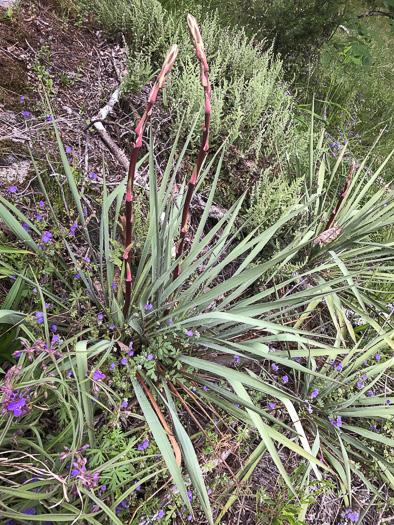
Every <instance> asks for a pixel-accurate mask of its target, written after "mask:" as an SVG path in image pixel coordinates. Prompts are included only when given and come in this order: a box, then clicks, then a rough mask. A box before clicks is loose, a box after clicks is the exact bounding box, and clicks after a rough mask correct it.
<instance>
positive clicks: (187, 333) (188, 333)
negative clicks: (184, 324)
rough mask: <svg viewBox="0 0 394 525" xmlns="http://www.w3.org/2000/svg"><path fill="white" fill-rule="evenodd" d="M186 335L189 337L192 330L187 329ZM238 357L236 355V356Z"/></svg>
mask: <svg viewBox="0 0 394 525" xmlns="http://www.w3.org/2000/svg"><path fill="white" fill-rule="evenodd" d="M186 335H188V336H189V337H191V336H192V335H193V330H188V331H187V332H186ZM237 357H238V356H237Z"/></svg>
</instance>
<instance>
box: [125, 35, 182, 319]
mask: <svg viewBox="0 0 394 525" xmlns="http://www.w3.org/2000/svg"><path fill="white" fill-rule="evenodd" d="M177 55H178V46H177V45H176V44H174V45H173V46H172V47H171V49H170V50H169V51H168V53H167V56H166V58H165V60H164V63H163V67H162V69H161V71H160V73H159V76H158V77H157V79H156V82H155V83H154V85H153V87H152V89H151V91H150V93H149V98H148V104H147V106H146V109H145V113H144V114H143V116H142V119H141V120H140V122H139V124H138V126H137V127H136V129H135V134H136V138H135V142H134V146H133V151H132V152H131V156H130V165H129V173H128V179H127V189H126V225H125V230H126V231H125V253H124V255H123V257H124V258H125V260H126V294H125V303H124V306H123V314H124V315H125V316H126V315H127V313H128V310H129V306H130V296H131V287H132V275H131V233H132V224H133V201H132V198H133V187H134V177H135V168H136V165H137V158H138V153H139V151H140V148H141V146H142V135H143V134H144V130H145V127H146V123H147V121H148V118H149V117H150V115H151V113H152V108H153V106H154V104H155V102H156V97H157V94H158V92H159V89H161V88H162V87H163V86H164V83H165V81H166V79H167V77H168V75H169V73H170V71H171V68H172V66H173V65H174V62H175V59H176V57H177Z"/></svg>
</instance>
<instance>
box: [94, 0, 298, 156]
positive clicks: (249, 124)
mask: <svg viewBox="0 0 394 525" xmlns="http://www.w3.org/2000/svg"><path fill="white" fill-rule="evenodd" d="M96 5H97V12H98V15H99V17H100V19H101V20H102V22H103V24H104V26H105V27H106V29H107V31H109V32H110V33H111V34H112V35H114V36H118V37H122V38H123V39H124V41H125V42H126V45H127V50H128V57H129V61H128V76H127V78H126V80H125V82H124V84H123V86H122V90H123V92H124V93H125V92H127V91H129V90H136V91H137V90H138V89H139V88H140V87H141V86H142V85H143V84H144V83H145V82H146V81H147V80H148V79H150V78H151V75H152V73H153V71H155V70H156V69H157V68H158V67H159V66H160V60H161V56H162V55H163V51H164V48H165V47H167V46H168V45H169V43H170V42H172V41H174V40H175V41H177V42H178V47H179V57H178V60H177V63H176V64H175V66H174V69H173V72H172V75H171V77H170V79H169V82H168V86H167V88H166V95H167V96H166V100H167V103H168V110H169V111H170V113H171V114H172V115H173V117H174V119H173V127H172V129H173V130H175V129H179V126H180V123H181V121H182V122H183V126H184V129H188V128H189V127H190V126H191V124H192V122H193V121H194V119H195V115H196V113H197V112H198V110H199V107H200V101H201V91H200V89H199V75H198V74H197V73H196V70H195V67H194V65H193V61H192V60H191V59H190V42H189V36H188V33H187V31H185V29H184V26H183V24H182V25H181V24H179V23H178V18H177V16H175V15H172V14H171V13H170V12H167V11H165V9H164V8H163V7H162V6H161V5H160V3H159V2H158V1H157V0H139V1H138V2H133V3H131V5H129V3H128V2H127V0H119V2H118V5H117V9H113V5H112V3H110V2H108V1H107V0H97V4H96ZM201 33H202V36H203V38H204V42H205V47H206V49H207V53H208V54H209V56H210V57H211V60H210V78H211V82H212V85H213V86H214V87H215V89H214V91H213V93H212V123H211V142H212V145H213V146H217V145H219V144H221V142H222V140H223V137H226V138H228V142H229V143H232V142H234V143H235V145H236V147H237V148H238V149H239V150H241V151H242V152H244V153H245V154H248V155H250V156H252V157H257V156H258V154H259V152H260V151H263V152H264V153H265V154H266V155H268V154H270V153H271V152H272V148H273V145H274V144H276V146H277V148H278V150H279V152H280V153H281V154H282V153H283V152H284V150H285V149H288V150H289V151H292V150H293V148H294V145H293V143H292V141H293V139H294V131H293V129H292V126H291V123H290V120H291V113H292V97H291V96H290V94H289V93H288V91H287V86H286V84H285V83H284V81H283V75H282V69H281V67H282V63H281V61H280V60H277V59H275V58H274V56H273V52H272V48H271V46H267V43H266V41H265V40H263V41H261V42H258V43H256V42H255V41H254V39H253V38H250V37H248V36H247V35H246V33H245V31H244V30H242V29H234V30H231V29H230V28H228V27H226V26H224V27H222V26H221V24H220V22H219V18H218V16H217V15H215V14H212V15H210V16H207V15H205V16H204V18H203V23H202V25H201ZM201 119H202V115H201V116H200V120H199V122H198V125H197V128H196V129H200V125H201V124H202V120H201ZM173 137H175V134H173ZM182 138H185V135H183V137H182ZM197 142H198V134H197V132H196V134H194V135H193V137H192V144H194V145H195V144H196V143H197Z"/></svg>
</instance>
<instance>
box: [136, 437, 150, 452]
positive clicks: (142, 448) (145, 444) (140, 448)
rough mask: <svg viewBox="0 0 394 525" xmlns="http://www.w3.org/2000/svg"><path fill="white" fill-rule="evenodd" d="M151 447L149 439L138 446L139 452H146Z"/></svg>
mask: <svg viewBox="0 0 394 525" xmlns="http://www.w3.org/2000/svg"><path fill="white" fill-rule="evenodd" d="M148 447H149V439H147V440H146V441H144V442H143V443H140V444H139V445H138V450H145V449H146V448H148Z"/></svg>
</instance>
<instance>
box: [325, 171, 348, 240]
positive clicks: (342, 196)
mask: <svg viewBox="0 0 394 525" xmlns="http://www.w3.org/2000/svg"><path fill="white" fill-rule="evenodd" d="M354 168H355V164H354V163H353V164H352V167H351V168H350V172H349V176H348V178H347V179H346V182H345V186H344V187H343V190H342V193H341V196H340V197H339V200H338V204H337V205H336V206H335V208H334V210H333V212H332V213H331V217H330V219H329V221H328V223H327V226H326V227H325V229H324V231H327V230H329V229H330V226H331V224H332V223H333V222H334V219H335V216H336V214H337V213H338V211H339V208H340V207H341V204H342V202H343V199H344V198H345V197H346V194H347V191H348V189H349V186H350V182H351V180H352V177H353V172H354Z"/></svg>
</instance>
